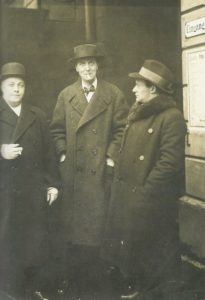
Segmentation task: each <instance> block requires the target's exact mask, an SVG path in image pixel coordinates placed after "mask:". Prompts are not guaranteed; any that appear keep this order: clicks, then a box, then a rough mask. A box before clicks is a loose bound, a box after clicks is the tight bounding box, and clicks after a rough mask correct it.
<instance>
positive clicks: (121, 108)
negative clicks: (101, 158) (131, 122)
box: [107, 89, 129, 161]
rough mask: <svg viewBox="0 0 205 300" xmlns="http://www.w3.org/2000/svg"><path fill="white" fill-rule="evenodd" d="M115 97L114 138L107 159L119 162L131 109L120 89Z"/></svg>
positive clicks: (112, 137)
mask: <svg viewBox="0 0 205 300" xmlns="http://www.w3.org/2000/svg"><path fill="white" fill-rule="evenodd" d="M114 97H115V107H114V112H113V119H112V136H111V142H110V144H109V146H108V150H107V157H110V158H112V159H113V160H114V161H117V158H118V154H119V150H120V145H121V140H122V135H123V131H124V128H125V124H126V118H127V114H128V110H129V108H128V104H127V101H126V100H125V97H124V95H123V93H122V92H121V91H120V90H119V89H117V91H116V95H115V96H114Z"/></svg>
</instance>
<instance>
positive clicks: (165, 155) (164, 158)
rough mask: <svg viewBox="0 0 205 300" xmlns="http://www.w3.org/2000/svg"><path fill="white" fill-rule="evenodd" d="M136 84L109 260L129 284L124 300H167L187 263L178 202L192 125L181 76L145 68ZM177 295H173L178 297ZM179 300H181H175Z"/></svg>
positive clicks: (107, 246)
mask: <svg viewBox="0 0 205 300" xmlns="http://www.w3.org/2000/svg"><path fill="white" fill-rule="evenodd" d="M129 77H131V78H134V79H135V86H134V88H133V93H134V94H135V97H136V102H135V103H134V105H133V107H132V108H131V109H130V112H129V115H128V118H127V125H126V127H125V131H124V135H123V138H122V143H121V149H120V155H119V159H118V163H117V165H116V170H115V178H114V180H113V186H112V190H111V200H110V206H109V212H108V222H107V228H106V233H105V237H106V238H105V240H104V253H105V256H106V257H107V258H108V256H109V259H110V261H111V262H112V263H113V264H114V265H116V266H118V267H119V268H120V269H121V271H122V272H123V273H124V276H125V278H127V283H126V286H127V291H124V292H122V296H121V298H122V299H145V298H143V297H142V298H141V294H142V295H144V294H143V293H145V291H146V293H148V291H149V293H150V294H148V295H149V296H148V297H147V298H146V299H157V300H158V299H164V300H167V299H168V295H166V294H163V293H164V291H163V289H161V290H160V289H159V286H160V285H161V287H163V288H164V289H165V290H167V291H168V290H169V292H170V291H171V290H170V289H172V288H174V287H173V286H172V287H170V286H169V287H167V286H166V284H167V283H168V282H170V285H171V284H172V283H173V282H174V280H175V279H176V278H175V275H176V274H177V270H178V266H179V261H180V259H179V258H180V256H179V240H178V221H177V217H178V216H177V215H178V209H177V207H178V199H179V196H180V190H181V187H180V182H182V179H183V171H184V170H183V166H184V138H185V134H186V125H185V120H184V118H183V116H182V114H181V112H180V111H179V110H178V109H177V107H176V103H175V102H174V100H173V93H174V76H173V74H172V73H171V71H170V70H169V69H168V68H167V67H166V66H165V65H164V64H162V63H161V62H159V61H156V60H145V62H144V64H143V66H142V68H141V69H140V71H139V72H134V73H130V74H129ZM171 295H173V294H172V293H171ZM174 299H175V298H174Z"/></svg>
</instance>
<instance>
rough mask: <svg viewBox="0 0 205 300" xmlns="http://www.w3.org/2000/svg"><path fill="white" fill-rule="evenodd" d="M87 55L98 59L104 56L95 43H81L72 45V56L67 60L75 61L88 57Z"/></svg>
mask: <svg viewBox="0 0 205 300" xmlns="http://www.w3.org/2000/svg"><path fill="white" fill-rule="evenodd" d="M88 57H94V58H95V59H97V60H98V61H100V60H102V59H103V58H104V55H103V54H102V53H100V50H99V48H98V47H97V45H94V44H83V45H79V46H76V47H74V56H73V57H71V58H70V59H69V60H68V62H70V63H72V62H76V61H77V60H78V59H81V58H88Z"/></svg>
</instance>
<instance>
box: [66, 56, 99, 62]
mask: <svg viewBox="0 0 205 300" xmlns="http://www.w3.org/2000/svg"><path fill="white" fill-rule="evenodd" d="M83 58H85V59H86V58H94V59H96V60H97V61H99V62H101V61H102V60H104V58H105V57H104V56H103V55H95V56H94V55H92V56H82V57H71V58H69V59H68V61H67V62H68V63H70V64H74V63H76V62H77V61H78V60H80V59H83Z"/></svg>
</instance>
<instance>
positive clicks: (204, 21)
mask: <svg viewBox="0 0 205 300" xmlns="http://www.w3.org/2000/svg"><path fill="white" fill-rule="evenodd" d="M200 34H205V17H202V18H199V19H196V20H193V21H190V22H187V23H185V36H186V38H190V37H193V36H196V35H200Z"/></svg>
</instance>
